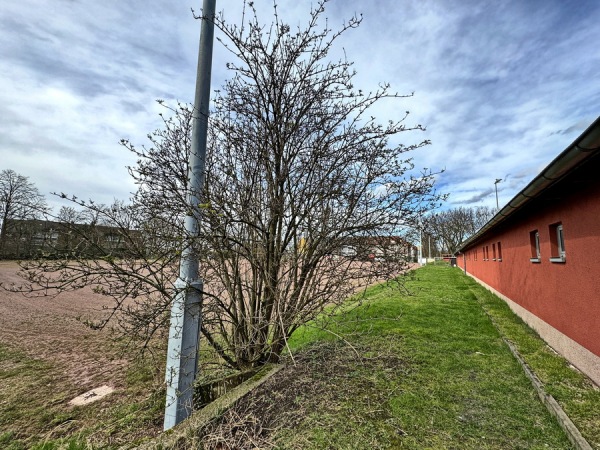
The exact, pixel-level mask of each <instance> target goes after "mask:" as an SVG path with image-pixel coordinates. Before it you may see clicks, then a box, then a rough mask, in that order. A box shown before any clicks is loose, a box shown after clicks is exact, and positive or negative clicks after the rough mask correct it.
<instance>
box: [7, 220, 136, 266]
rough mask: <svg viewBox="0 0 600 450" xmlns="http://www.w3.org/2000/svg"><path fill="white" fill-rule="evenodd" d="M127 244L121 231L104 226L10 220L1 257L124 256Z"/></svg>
mask: <svg viewBox="0 0 600 450" xmlns="http://www.w3.org/2000/svg"><path fill="white" fill-rule="evenodd" d="M129 234H130V235H135V232H133V234H132V232H129ZM126 244H127V242H126V241H125V237H124V234H123V233H122V231H121V230H120V229H118V228H113V227H108V226H104V225H87V224H77V223H76V224H73V223H63V222H54V221H50V220H37V219H31V220H16V219H8V220H7V224H6V236H4V239H3V245H2V249H1V251H0V258H2V259H28V258H34V257H39V256H48V257H60V256H68V255H78V256H81V255H85V256H90V257H91V256H101V255H103V254H108V253H111V254H114V255H122V254H123V253H124V252H125V251H126Z"/></svg>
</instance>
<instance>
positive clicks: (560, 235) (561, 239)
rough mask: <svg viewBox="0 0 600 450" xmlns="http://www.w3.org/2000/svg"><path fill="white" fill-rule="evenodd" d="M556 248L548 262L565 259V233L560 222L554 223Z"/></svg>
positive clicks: (561, 261)
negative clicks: (555, 253) (555, 252)
mask: <svg viewBox="0 0 600 450" xmlns="http://www.w3.org/2000/svg"><path fill="white" fill-rule="evenodd" d="M555 231H556V248H557V253H558V254H557V255H556V256H553V257H552V258H550V262H553V263H563V262H565V261H566V260H567V253H566V252H565V235H564V232H563V226H562V223H560V224H558V225H556V230H555Z"/></svg>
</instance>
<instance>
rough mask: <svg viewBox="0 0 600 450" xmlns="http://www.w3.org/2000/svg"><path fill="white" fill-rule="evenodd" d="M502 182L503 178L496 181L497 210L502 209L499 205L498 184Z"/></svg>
mask: <svg viewBox="0 0 600 450" xmlns="http://www.w3.org/2000/svg"><path fill="white" fill-rule="evenodd" d="M501 181H502V178H496V181H494V187H495V188H496V210H499V209H500V206H499V205H498V183H500V182H501Z"/></svg>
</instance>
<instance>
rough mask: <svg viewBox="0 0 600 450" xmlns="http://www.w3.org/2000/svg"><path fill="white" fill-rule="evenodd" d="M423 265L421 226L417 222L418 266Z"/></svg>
mask: <svg viewBox="0 0 600 450" xmlns="http://www.w3.org/2000/svg"><path fill="white" fill-rule="evenodd" d="M422 265H423V224H422V223H421V221H419V266H422Z"/></svg>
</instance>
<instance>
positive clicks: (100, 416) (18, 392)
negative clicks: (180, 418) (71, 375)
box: [0, 345, 164, 450]
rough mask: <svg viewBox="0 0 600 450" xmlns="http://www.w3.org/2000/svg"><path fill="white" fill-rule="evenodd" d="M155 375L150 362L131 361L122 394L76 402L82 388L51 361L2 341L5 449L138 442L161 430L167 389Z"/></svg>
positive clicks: (0, 427) (1, 444) (0, 399)
mask: <svg viewBox="0 0 600 450" xmlns="http://www.w3.org/2000/svg"><path fill="white" fill-rule="evenodd" d="M161 368H162V367H161ZM160 375H162V370H161V373H160ZM160 375H159V376H160ZM161 378H162V377H161ZM156 379H157V374H156V371H155V369H154V366H153V365H152V364H150V363H149V362H145V363H144V364H140V365H132V366H131V367H130V369H129V371H128V374H127V380H126V386H121V387H119V389H118V391H117V393H114V394H111V395H110V396H109V397H107V398H106V399H103V400H101V401H99V402H96V403H92V404H89V405H86V406H79V407H71V406H68V401H69V400H70V399H72V398H74V397H75V396H77V395H79V394H80V393H81V392H80V387H78V386H73V385H71V384H69V383H66V382H65V379H64V377H63V375H62V374H61V373H60V371H59V370H58V369H57V368H56V367H54V366H53V365H52V364H50V363H48V362H45V361H41V360H37V359H33V358H31V357H29V356H27V355H26V354H24V353H22V352H20V351H18V350H15V349H11V348H8V347H6V346H3V345H0V448H2V449H3V450H4V449H8V450H21V449H23V450H24V449H35V450H54V449H57V450H58V449H61V450H62V449H68V450H79V449H86V448H99V447H101V448H119V447H120V446H121V445H122V444H125V443H132V442H135V441H136V440H139V439H141V438H143V437H146V436H148V430H149V429H153V430H156V431H158V430H159V429H160V428H159V424H158V422H161V423H162V411H163V407H164V390H163V389H159V388H157V381H156ZM161 381H162V380H161ZM109 443H112V444H109Z"/></svg>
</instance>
